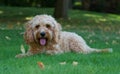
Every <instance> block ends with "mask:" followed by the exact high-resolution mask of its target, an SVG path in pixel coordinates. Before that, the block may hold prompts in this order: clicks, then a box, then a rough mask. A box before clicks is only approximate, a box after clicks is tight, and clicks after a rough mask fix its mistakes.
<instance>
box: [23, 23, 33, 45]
mask: <svg viewBox="0 0 120 74" xmlns="http://www.w3.org/2000/svg"><path fill="white" fill-rule="evenodd" d="M25 29H26V31H25V33H24V39H25V41H26V43H27V44H30V43H32V42H34V38H33V31H32V27H31V25H30V23H29V22H27V23H26V26H25Z"/></svg>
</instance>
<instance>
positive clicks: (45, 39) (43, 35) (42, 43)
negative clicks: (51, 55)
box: [39, 32, 47, 46]
mask: <svg viewBox="0 0 120 74" xmlns="http://www.w3.org/2000/svg"><path fill="white" fill-rule="evenodd" d="M45 35H46V33H45V32H41V33H40V36H41V38H40V39H39V42H40V45H42V46H44V45H46V43H47V38H45Z"/></svg>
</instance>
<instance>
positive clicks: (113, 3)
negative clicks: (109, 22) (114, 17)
mask: <svg viewBox="0 0 120 74" xmlns="http://www.w3.org/2000/svg"><path fill="white" fill-rule="evenodd" d="M56 1H57V0H0V6H17V7H55V4H56ZM69 8H70V9H80V10H88V11H96V12H107V13H117V14H119V13H120V0H69Z"/></svg>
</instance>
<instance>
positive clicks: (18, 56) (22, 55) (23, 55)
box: [15, 54, 26, 58]
mask: <svg viewBox="0 0 120 74" xmlns="http://www.w3.org/2000/svg"><path fill="white" fill-rule="evenodd" d="M25 56H26V55H25V54H18V55H16V56H15V58H22V57H25Z"/></svg>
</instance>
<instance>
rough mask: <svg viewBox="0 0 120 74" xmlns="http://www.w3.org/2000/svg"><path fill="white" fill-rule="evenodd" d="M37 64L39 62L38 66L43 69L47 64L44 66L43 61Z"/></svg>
mask: <svg viewBox="0 0 120 74" xmlns="http://www.w3.org/2000/svg"><path fill="white" fill-rule="evenodd" d="M37 64H38V66H39V67H40V68H41V69H44V68H45V66H44V64H43V63H42V62H37Z"/></svg>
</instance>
